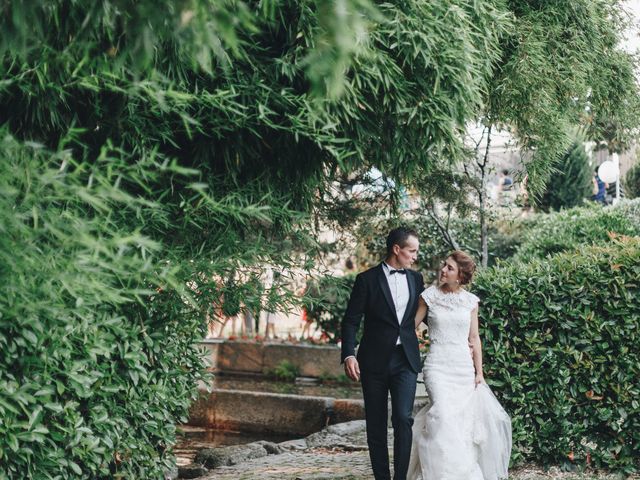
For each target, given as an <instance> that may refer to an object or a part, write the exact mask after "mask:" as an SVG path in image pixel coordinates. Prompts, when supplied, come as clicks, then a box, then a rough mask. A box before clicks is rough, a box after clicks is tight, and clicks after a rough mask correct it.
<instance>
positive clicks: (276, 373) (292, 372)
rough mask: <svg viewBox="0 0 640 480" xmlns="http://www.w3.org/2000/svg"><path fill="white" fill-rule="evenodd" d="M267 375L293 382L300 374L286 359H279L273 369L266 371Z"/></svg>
mask: <svg viewBox="0 0 640 480" xmlns="http://www.w3.org/2000/svg"><path fill="white" fill-rule="evenodd" d="M266 374H267V375H269V376H271V377H273V378H275V379H276V380H280V381H283V382H293V381H295V379H296V377H299V376H300V371H299V369H298V367H296V366H295V365H294V364H293V363H291V362H290V361H288V360H283V361H281V362H280V363H279V364H278V365H276V367H275V368H274V369H273V370H270V371H268V372H266Z"/></svg>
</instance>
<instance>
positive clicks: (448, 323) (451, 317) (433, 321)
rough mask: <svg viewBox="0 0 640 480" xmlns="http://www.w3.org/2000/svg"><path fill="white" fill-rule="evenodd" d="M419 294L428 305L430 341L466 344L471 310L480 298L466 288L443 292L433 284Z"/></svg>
mask: <svg viewBox="0 0 640 480" xmlns="http://www.w3.org/2000/svg"><path fill="white" fill-rule="evenodd" d="M420 295H421V297H422V298H423V299H424V301H425V302H426V303H427V306H428V307H429V313H428V315H427V325H428V326H429V338H430V339H431V342H432V343H438V344H441V343H452V344H464V345H466V344H467V341H468V338H469V326H470V324H471V311H472V310H473V309H474V308H475V307H476V306H477V305H478V302H479V301H480V299H479V298H478V297H476V296H475V295H474V294H473V293H471V292H467V291H466V290H460V291H459V292H457V293H444V292H442V291H441V290H439V289H438V288H437V287H435V286H431V287H429V288H427V289H426V290H425V291H424V292H422V293H421V294H420Z"/></svg>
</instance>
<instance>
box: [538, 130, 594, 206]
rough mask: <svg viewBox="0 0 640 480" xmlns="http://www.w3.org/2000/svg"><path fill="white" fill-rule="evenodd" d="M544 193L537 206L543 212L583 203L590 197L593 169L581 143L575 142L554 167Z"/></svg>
mask: <svg viewBox="0 0 640 480" xmlns="http://www.w3.org/2000/svg"><path fill="white" fill-rule="evenodd" d="M555 168H556V169H557V172H555V173H552V174H551V177H550V178H549V181H548V182H547V185H546V188H545V192H544V193H543V194H542V196H541V197H540V199H539V201H538V203H537V206H538V207H539V208H540V209H542V210H544V211H549V210H560V209H562V208H571V207H575V206H577V205H580V204H581V203H583V202H584V201H585V200H586V199H588V198H589V197H590V196H591V193H592V189H593V182H592V177H593V169H592V168H591V165H590V163H589V156H588V155H587V152H586V151H585V149H584V144H583V143H582V142H575V143H574V144H573V145H572V146H571V148H570V149H569V151H568V152H567V153H566V154H565V155H564V156H563V157H562V158H561V159H560V160H559V161H558V163H557V164H556V165H555Z"/></svg>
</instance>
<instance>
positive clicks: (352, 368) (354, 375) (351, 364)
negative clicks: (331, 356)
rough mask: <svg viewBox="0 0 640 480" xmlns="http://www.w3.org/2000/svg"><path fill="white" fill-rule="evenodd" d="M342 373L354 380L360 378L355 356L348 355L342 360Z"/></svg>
mask: <svg viewBox="0 0 640 480" xmlns="http://www.w3.org/2000/svg"><path fill="white" fill-rule="evenodd" d="M344 373H346V374H347V377H349V378H350V379H351V380H353V381H354V382H357V381H359V380H360V365H358V360H356V359H355V357H349V358H347V359H346V360H345V361H344Z"/></svg>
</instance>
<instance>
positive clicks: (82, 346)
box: [0, 136, 204, 479]
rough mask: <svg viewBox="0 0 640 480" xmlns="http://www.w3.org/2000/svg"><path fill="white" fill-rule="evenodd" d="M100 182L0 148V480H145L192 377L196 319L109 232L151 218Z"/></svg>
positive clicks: (163, 462) (163, 450)
mask: <svg viewBox="0 0 640 480" xmlns="http://www.w3.org/2000/svg"><path fill="white" fill-rule="evenodd" d="M121 166H122V165H121V164H118V163H117V162H115V161H112V162H110V163H109V169H111V172H113V174H114V177H115V176H118V175H121V174H122V172H118V169H119V168H120V167H121ZM101 171H102V169H101V166H98V167H97V168H96V171H95V174H92V179H91V180H90V181H93V182H95V183H94V185H95V188H91V187H90V186H88V185H87V176H86V175H85V173H86V172H84V171H83V168H79V167H78V165H77V164H74V162H73V159H72V158H70V156H68V154H67V153H65V152H61V153H58V154H50V153H47V152H45V151H43V150H42V149H40V148H38V147H37V146H31V147H23V146H21V145H19V144H18V143H17V142H15V141H14V140H12V139H11V138H10V137H6V136H2V137H0V191H1V192H2V195H0V225H2V227H0V228H1V229H2V233H1V234H0V272H1V274H2V277H3V278H4V280H5V281H3V282H2V284H1V285H0V311H1V312H2V313H1V315H0V419H1V421H0V464H1V465H2V468H1V469H0V478H16V479H23V478H61V479H62V478H91V479H106V478H159V477H161V476H162V474H163V472H164V471H165V470H166V469H167V468H168V467H170V466H171V464H172V462H173V461H174V459H173V455H172V452H171V447H172V445H173V443H175V424H176V422H180V421H182V422H184V421H186V416H187V412H188V408H189V405H190V403H191V400H192V398H194V395H195V393H196V391H197V390H196V387H197V381H198V380H201V379H203V371H204V369H203V363H202V358H201V354H200V353H199V352H198V350H197V348H196V347H195V346H194V343H195V340H196V339H198V338H202V335H203V324H202V321H201V318H200V317H199V316H198V315H197V312H196V311H195V310H194V309H193V308H192V305H191V303H189V302H186V301H185V298H186V297H185V296H184V295H183V294H180V293H178V292H177V290H176V289H175V288H174V286H175V285H176V284H177V282H176V281H175V277H173V276H172V275H171V274H170V273H169V271H168V269H166V268H164V265H163V263H162V262H159V261H158V260H157V257H155V254H157V252H158V250H159V248H160V247H159V245H158V244H157V243H155V242H152V241H151V240H150V239H149V238H147V237H145V236H143V235H141V234H140V233H139V232H138V231H137V226H132V227H123V226H122V225H121V224H119V223H118V222H117V221H116V219H118V217H119V215H124V214H125V212H126V211H127V210H129V209H131V210H134V209H135V208H139V209H140V210H139V213H141V214H142V212H145V213H148V210H151V211H153V212H155V213H157V214H160V213H161V212H160V211H159V208H158V210H156V209H155V208H156V207H154V206H153V205H150V204H148V203H145V202H141V201H139V199H137V198H134V197H131V196H129V195H127V194H126V193H125V192H124V191H122V190H120V189H118V188H117V186H114V184H117V183H118V182H115V178H106V177H105V176H104V175H102V173H101ZM105 171H106V169H105ZM122 177H124V178H122V183H124V182H126V181H127V180H128V178H127V177H126V176H125V175H122ZM147 209H148V210H147ZM183 293H184V292H183Z"/></svg>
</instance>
